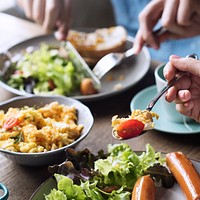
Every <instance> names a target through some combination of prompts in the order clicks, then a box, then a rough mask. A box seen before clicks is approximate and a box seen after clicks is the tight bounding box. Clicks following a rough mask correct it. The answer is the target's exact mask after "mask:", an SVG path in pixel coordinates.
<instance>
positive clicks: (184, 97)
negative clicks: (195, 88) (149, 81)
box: [175, 90, 192, 104]
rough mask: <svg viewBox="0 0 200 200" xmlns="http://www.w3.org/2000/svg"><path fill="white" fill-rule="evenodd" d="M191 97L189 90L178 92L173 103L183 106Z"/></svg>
mask: <svg viewBox="0 0 200 200" xmlns="http://www.w3.org/2000/svg"><path fill="white" fill-rule="evenodd" d="M191 97H192V95H191V93H190V91H189V90H179V91H178V94H177V98H176V99H175V103H177V104H183V103H186V102H188V101H189V100H190V99H191Z"/></svg>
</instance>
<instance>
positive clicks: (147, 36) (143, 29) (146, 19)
mask: <svg viewBox="0 0 200 200" xmlns="http://www.w3.org/2000/svg"><path fill="white" fill-rule="evenodd" d="M163 6H164V0H160V1H151V2H150V3H149V4H147V6H146V7H145V8H144V9H143V10H142V12H141V13H140V14H139V24H140V33H141V36H142V39H143V40H144V41H145V43H147V44H148V45H149V46H150V47H152V48H154V49H158V48H159V43H158V40H157V37H156V35H155V34H154V33H153V29H154V26H155V25H156V24H157V22H158V21H159V19H160V15H161V13H162V9H163Z"/></svg>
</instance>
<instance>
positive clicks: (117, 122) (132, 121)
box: [112, 109, 159, 139]
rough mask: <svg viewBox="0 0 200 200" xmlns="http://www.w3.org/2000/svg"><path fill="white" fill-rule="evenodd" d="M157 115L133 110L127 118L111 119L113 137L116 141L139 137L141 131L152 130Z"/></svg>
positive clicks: (146, 111)
mask: <svg viewBox="0 0 200 200" xmlns="http://www.w3.org/2000/svg"><path fill="white" fill-rule="evenodd" d="M154 117H155V118H156V119H158V117H159V116H158V115H157V114H156V113H154V112H152V111H148V110H139V109H137V110H133V111H132V113H131V115H129V116H128V117H127V118H118V115H115V116H113V117H112V127H113V131H112V132H113V136H114V137H115V138H117V139H128V138H133V137H136V136H138V135H140V134H141V133H142V132H143V131H146V130H150V129H153V128H154V122H153V118H154Z"/></svg>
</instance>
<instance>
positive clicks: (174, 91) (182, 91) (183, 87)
mask: <svg viewBox="0 0 200 200" xmlns="http://www.w3.org/2000/svg"><path fill="white" fill-rule="evenodd" d="M191 83H192V81H191V79H190V77H183V78H181V79H180V80H179V81H178V82H177V83H176V84H175V85H174V86H172V87H171V88H169V89H168V91H167V93H166V96H165V99H166V101H168V102H172V101H175V102H176V103H180V102H186V101H188V100H189V98H190V97H191V94H190V92H189V91H188V89H189V88H190V86H191ZM180 95H182V96H180Z"/></svg>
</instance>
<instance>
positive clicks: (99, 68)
mask: <svg viewBox="0 0 200 200" xmlns="http://www.w3.org/2000/svg"><path fill="white" fill-rule="evenodd" d="M166 31H167V30H166V29H165V28H164V27H161V28H159V29H158V30H156V31H155V32H154V34H156V35H157V36H159V35H161V34H163V33H164V32H166ZM133 55H134V49H133V48H130V49H129V50H127V51H125V52H123V53H109V54H107V55H105V56H104V57H103V58H101V59H100V60H99V61H98V63H97V64H96V65H95V66H94V68H93V70H92V71H93V72H94V74H95V75H96V77H97V78H98V79H101V78H102V77H103V76H104V75H105V74H106V73H107V72H108V71H110V70H111V69H112V68H113V67H115V66H117V65H119V64H120V63H121V62H122V60H123V59H126V58H129V57H130V56H133Z"/></svg>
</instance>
